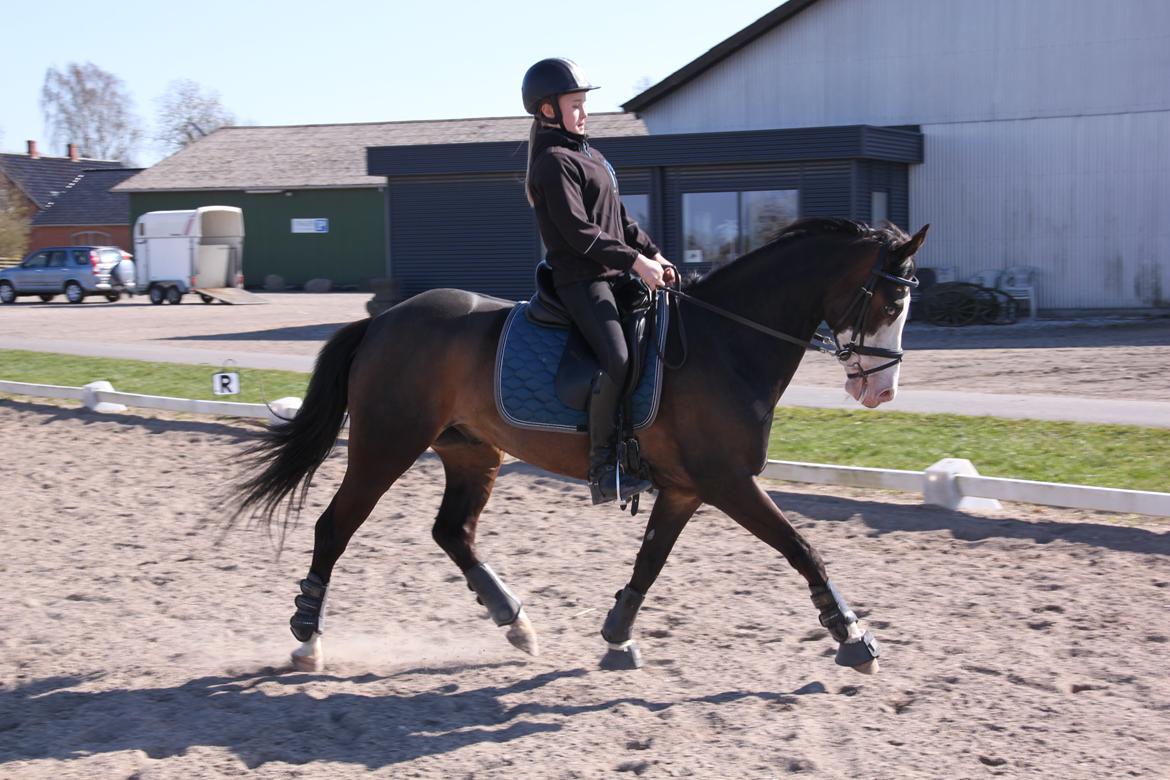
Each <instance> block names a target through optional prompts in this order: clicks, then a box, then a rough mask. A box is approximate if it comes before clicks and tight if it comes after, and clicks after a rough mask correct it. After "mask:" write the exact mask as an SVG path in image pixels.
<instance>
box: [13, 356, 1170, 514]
mask: <svg viewBox="0 0 1170 780" xmlns="http://www.w3.org/2000/svg"><path fill="white" fill-rule="evenodd" d="M218 370H220V369H218V368H214V367H212V366H187V365H178V364H171V363H148V362H143V361H135V360H110V359H106V358H86V357H73V356H71V355H56V354H46V353H40V352H19V351H14V350H0V379H7V380H13V381H17V382H34V383H38V384H51V385H67V386H72V387H80V386H82V385H84V384H86V383H87V382H92V381H94V380H97V379H104V380H106V381H108V382H110V383H111V384H112V385H113V386H114V389H115V390H120V391H123V392H129V393H145V394H148V395H168V396H175V397H178V398H204V399H211V398H216V396H214V395H213V394H212V392H211V375H212V374H213V373H215V372H216V371H218ZM232 370H236V371H238V372H239V374H240V385H241V390H242V392H241V394H240V395H238V396H219V398H220V399H221V400H234V401H243V402H248V403H259V402H261V401H264V400H268V401H272V400H275V399H277V398H281V397H284V396H297V397H304V394H305V387H306V385H307V384H308V375H307V374H301V373H297V372H295V371H261V370H257V369H250V368H238V369H237V368H233V369H232ZM768 454H769V456H770V457H772V458H776V459H779V460H798V461H807V462H810V463H836V464H840V465H848V466H872V467H876V468H891V469H908V470H913V471H921V470H923V469H925V468H926V467H927V466H929V465H930V464H932V463H934V462H935V461H937V460H940V459H942V458H948V457H950V458H967V459H968V460H970V461H971V462H972V463H974V464H975V467H976V468H978V469H979V472H980V473H981V474H984V475H987V476H999V477H1014V478H1016V479H1035V480H1042V481H1046V482H1069V483H1074V484H1082V485H1099V486H1101V487H1115V488H1130V489H1134V490H1157V491H1166V490H1170V476H1168V475H1170V429H1165V428H1137V427H1129V426H1122V425H1087V424H1081V423H1067V422H1042V421H1036V420H1007V419H1003V418H997V417H962V416H959V415H953V414H908V413H899V412H864V411H860V410H859V411H837V410H826V409H793V408H790V407H783V408H781V409H778V410H777V412H776V419H775V423H774V424H773V426H772V436H771V441H770V444H769V449H768Z"/></svg>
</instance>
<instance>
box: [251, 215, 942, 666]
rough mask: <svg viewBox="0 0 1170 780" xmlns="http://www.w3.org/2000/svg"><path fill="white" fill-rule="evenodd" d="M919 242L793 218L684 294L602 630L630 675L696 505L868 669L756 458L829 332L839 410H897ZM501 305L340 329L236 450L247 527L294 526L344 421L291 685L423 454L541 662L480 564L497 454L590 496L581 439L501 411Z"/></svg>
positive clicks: (311, 657)
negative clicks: (299, 387) (631, 553)
mask: <svg viewBox="0 0 1170 780" xmlns="http://www.w3.org/2000/svg"><path fill="white" fill-rule="evenodd" d="M928 227H929V226H928ZM926 230H927V228H925V227H924V228H923V229H922V230H920V231H919V232H918V233H917V234H915V235H914V236H913V237H910V236H907V235H906V234H905V233H904V232H902V231H901V230H899V229H898V228H896V227H893V226H887V227H883V228H880V229H879V228H871V227H868V226H866V225H863V224H861V223H857V222H852V221H847V220H838V219H805V220H801V221H798V222H796V223H794V224H793V225H791V226H789V227H788V228H786V229H785V230H783V231H782V232H781V233H780V234H779V235H778V236H777V237H776V239H775V240H773V241H772V242H771V243H769V244H767V245H765V246H764V247H762V248H760V249H757V250H755V251H753V252H751V253H750V254H747V255H744V256H743V257H741V258H739V259H737V260H735V261H734V262H732V263H729V264H727V265H726V266H724V267H722V268H719V269H718V270H715V271H713V272H711V273H709V274H707V275H706V276H704V277H700V278H698V279H697V280H695V281H692V282H690V283H688V284H687V285H685V286H684V291H685V293H686V294H687V295H689V296H691V300H687V299H685V298H684V299H683V300H681V301H680V302H679V305H678V309H679V310H680V313H681V317H682V320H683V321H684V322H685V327H684V328H682V329H681V332H680V329H678V328H677V325H678V322H679V318H678V317H676V318H675V319H674V320H672V328H673V329H674V330H673V331H672V333H671V338H672V340H673V343H674V344H675V345H678V344H680V343H681V344H682V346H683V347H684V348H685V352H686V360H685V362H683V364H682V365H681V366H680V367H678V368H677V369H673V370H668V371H666V373H665V375H664V378H663V387H662V398H661V403H660V408H659V412H658V416H657V418H656V420H655V422H654V423H653V424H652V425H651V426H650V427H648V428H646V429H645V430H643V431H641V432H640V433H639V435H638V439H639V443H640V447H641V453H642V457H643V459H644V460H645V461H646V462H647V463H648V464H649V466H650V469H651V472H652V475H653V482H654V484H655V486H656V487H657V488H658V495H657V498H656V499H655V502H654V508H653V510H652V511H651V513H650V517H649V520H648V522H647V527H646V532H645V535H644V537H643V541H642V545H641V549H640V550H639V552H638V556H637V559H636V562H635V564H634V571H633V576H632V577H631V578H630V581H629V583H628V584H627V585H626V586H625V587H624V588H623V589H622V590H621V591H620V592H619V593H618V595H617V601H616V604H615V605H614V607H613V609H611V610H610V611H609V614H608V615H607V617H606V620H605V622H604V625H603V628H602V635H603V637H604V638H605V639H606V641H607V642H609V645H610V648H611V649H610V652H609V653H608V654H607V658H610V660H611V661H612V660H613V659H612V658H611V657H612V656H614V655H615V654H617V655H618V656H619V659H620V657H621V656H622V654H623V653H624V656H625V658H626V659H627V663H628V665H629V666H637V665H638V664H639V661H638V657H637V646H636V645H634V644H633V640H632V636H633V624H634V619H635V617H636V616H637V612H638V609H639V608H640V607H641V604H642V600H643V598H644V597H645V595H646V593H647V591H649V589H650V586H651V585H652V584H653V583H654V580H655V579H656V578H657V576H658V574H659V572H660V571H661V569H662V567H663V565H664V564H665V563H666V558H667V556H668V555H669V554H670V551H671V548H672V547H673V546H674V543H675V541H676V540H677V539H678V537H679V534H680V533H681V532H682V530H683V528H684V526H686V524H687V521H688V520H689V519H690V518H691V516H692V515H693V514H694V512H695V510H697V509H698V508H699V506H700V505H702V504H704V503H706V504H710V505H712V506H715V507H716V508H718V509H720V510H721V511H723V512H725V513H726V514H727V515H728V516H730V517H731V518H732V519H734V520H735V521H736V522H738V523H739V524H741V525H742V526H744V527H745V528H746V529H747V530H749V531H750V532H751V533H753V534H755V535H756V536H757V537H759V538H760V539H761V540H763V541H764V542H765V543H766V544H768V545H769V546H771V547H773V548H774V549H776V550H778V551H780V552H781V553H782V554H783V555H784V557H785V558H786V559H787V560H788V562H789V563H790V564H791V565H792V566H793V567H794V568H795V569H796V570H797V571H798V572H799V573H800V575H801V576H803V577H804V578H805V580H806V581H807V582H808V586H809V589H810V591H811V595H812V600H813V604H814V606H815V607H816V608H817V610H818V611H819V619H820V623H821V625H823V626H824V627H825V628H827V629H828V631H829V633H830V635H831V636H832V637H833V639H835V640H836V641H837V642H838V653H837V663H839V664H842V665H845V666H850V667H853V668H855V669H857V670H859V671H862V672H866V673H870V672H873V671H876V669H877V656H878V648H877V644H876V642H875V641H874V640H873V638H872V635H871V634H870V633H869V632H867V631H865V629H864V628H863V626H862V624H861V621H859V620H858V618H857V616H856V614H855V613H854V612H853V611H852V610H850V609H849V607H848V605H847V604H846V603H845V601H844V599H843V598H842V597H841V595H840V593H839V592H838V591H837V589H836V588H835V587H834V586H833V585H832V584H831V582H830V581H829V577H828V573H827V572H826V570H825V565H824V563H823V562H822V560H821V557H820V555H819V554H818V553H817V551H816V550H815V549H813V546H812V545H811V544H810V543H809V542H808V540H806V539H805V538H804V537H803V536H801V534H800V533H798V532H797V531H796V529H795V528H793V526H792V525H791V524H790V523H789V522H788V520H787V519H786V518H785V517H784V515H783V513H782V512H781V511H780V510H779V509H778V508H777V507H776V505H775V504H774V503H773V502H772V500H771V499H770V498H769V497H768V495H767V493H765V492H764V490H763V489H762V488H761V487H760V485H759V484H758V483H757V482H756V479H755V477H756V475H757V474H759V473H760V471H761V470H762V469H763V467H764V465H765V462H766V459H767V443H768V433H769V430H770V428H771V425H772V414H773V410H774V409H775V407H776V404H777V402H778V401H779V399H780V396H781V394H782V393H783V392H784V389H785V388H786V387H787V386H788V383H789V382H790V381H791V379H792V376H793V374H794V373H795V372H796V368H797V365H798V364H799V363H800V361H801V358H802V357H803V356H804V353H805V349H804V348H803V347H802V346H801V345H800V344H801V343H806V342H808V341H809V339H810V338H812V337H813V334H814V332H815V331H816V329H817V327H818V326H819V325H820V323H821V322H822V321H824V322H826V323H828V325H829V328H830V330H831V331H832V333H833V335H834V339H835V340H837V343H838V344H841V343H846V346H845V348H844V349H842V350H838V353H837V355H838V357H839V358H840V359H841V360H842V363H843V365H844V367H845V370H846V375H847V377H848V379H847V381H846V385H845V386H846V390H847V391H848V392H849V393H850V395H852V396H853V398H855V399H856V400H858V401H859V402H860V403H862V404H863V405H865V406H867V407H874V406H877V405H878V404H880V403H884V402H886V401H889V400H891V399H892V398H893V397H894V394H895V392H896V391H897V381H898V371H899V362H898V361H899V360H900V358H901V335H902V326H903V325H904V323H905V321H906V316H907V309H908V307H909V294H908V293H909V288H910V287H911V286H913V285H914V284H916V282H915V281H914V280H913V278H912V276H913V270H914V265H913V262H914V254H915V252H917V251H918V248H919V247H920V246H921V244H922V241H923V239H924V238H925V235H926ZM704 304H705V305H704ZM512 306H513V303H512V302H511V301H504V300H500V299H498V298H492V297H487V296H483V295H478V294H475V293H470V292H464V291H461V290H432V291H429V292H426V293H422V294H420V295H417V296H415V297H413V298H410V299H409V300H407V301H404V302H403V303H401V304H399V305H397V306H395V307H394V308H392V309H390V310H389V311H387V312H385V313H383V314H381V315H380V316H378V317H375V318H373V319H367V320H362V321H360V322H355V323H352V324H350V325H348V326H346V327H344V328H342V329H341V330H340V331H338V332H337V333H336V334H335V335H334V336H333V337H332V338H331V339H330V340H329V342H328V343H327V344H326V345H325V346H324V347H323V348H322V350H321V353H320V355H319V356H318V358H317V364H316V368H315V370H314V372H313V375H312V378H311V380H310V382H309V388H308V392H307V393H306V397H305V401H304V405H303V407H302V408H301V410H300V413H299V414H298V415H297V416H296V417H294V418H293V419H291V420H289V421H287V422H283V423H280V424H277V425H275V426H273V427H272V428H270V429H269V430H268V431H266V432H264V433H263V434H261V439H260V440H259V442H258V443H257V444H255V445H254V446H253V447H252V449H250V450H249V451H248V454H247V456H246V457H247V458H248V459H249V461H250V462H251V463H253V464H254V465H255V466H257V467H259V469H260V471H259V473H257V474H255V475H254V476H252V477H251V478H250V479H248V480H247V481H245V482H243V483H242V484H241V485H240V486H239V489H238V492H239V496H240V498H241V503H240V505H239V506H240V512H249V511H250V512H252V513H255V514H258V515H259V516H260V518H261V519H262V520H263V521H265V522H271V520H272V518H273V516H274V514H276V513H278V512H279V511H280V510H281V507H282V506H284V507H285V510H284V511H285V514H284V517H285V521H286V522H287V518H288V516H289V514H288V513H289V512H290V511H291V510H292V509H293V508H294V507H293V506H292V505H296V507H299V505H300V503H301V502H302V501H303V498H304V494H305V492H306V491H307V490H308V486H309V482H310V480H311V478H312V476H313V473H314V472H315V471H316V470H317V468H318V467H319V466H320V465H321V463H322V462H323V461H324V460H325V458H326V457H327V456H328V454H329V452H330V451H331V450H332V448H333V446H334V444H335V442H336V438H337V434H338V432H339V431H340V429H341V425H342V423H343V420H344V417H345V414H346V412H347V411H348V413H349V419H350V431H349V462H348V465H347V468H346V472H345V477H344V478H343V480H342V482H341V486H340V487H339V488H338V490H337V492H336V493H335V494H334V496H333V500H332V501H331V502H330V503H329V506H328V507H327V508H326V509H325V511H324V512H323V513H322V514H321V516H320V518H319V519H318V521H317V524H316V528H315V536H314V546H313V559H312V564H311V566H310V569H309V575H308V576H307V577H306V578H305V579H304V580H302V581H301V583H300V589H301V594H300V595H299V596H298V597H297V598H296V612H295V614H294V615H293V617H292V620H291V625H292V629H293V634H294V635H295V636H296V637H297V639H298V640H300V641H301V642H302V643H303V644H302V645H301V646H300V647H299V648H298V649H297V650H296V651H295V652H294V654H293V660H294V662H295V664H296V665H297V667H298V668H300V669H305V670H313V669H320V668H322V665H323V658H324V656H323V650H322V644H321V634H320V628H321V618H322V615H323V612H324V602H325V594H326V590H327V587H328V584H329V581H330V577H331V575H332V573H333V567H334V565H335V564H336V563H337V560H338V559H339V558H340V557H341V555H342V553H343V552H344V551H345V548H346V545H347V544H348V543H349V540H350V538H351V537H352V536H353V534H354V532H356V531H357V529H358V528H359V527H360V526H361V524H362V523H363V522H364V521H365V519H366V517H367V516H368V515H369V514H370V512H371V510H373V508H374V505H375V504H376V503H377V502H378V500H379V499H380V498H381V497H382V495H383V494H384V493H385V492H386V491H387V490H389V488H390V486H391V485H393V484H394V481H395V480H397V479H398V478H399V476H401V475H402V474H403V472H405V471H406V470H407V469H408V468H410V466H411V465H412V464H413V463H414V462H415V460H416V459H417V458H418V457H419V456H420V455H422V454H423V452H425V451H426V450H427V449H428V448H431V449H433V450H434V451H435V452H436V453H438V456H439V458H440V459H441V460H442V463H443V468H444V470H445V473H446V481H447V482H446V491H445V492H444V494H443V500H442V504H441V506H440V507H439V513H438V517H437V518H436V520H435V523H434V527H433V530H432V535H433V537H434V539H435V541H436V542H437V543H438V545H439V546H440V547H441V548H442V549H443V550H444V551H445V552H446V553H447V555H448V556H449V557H450V558H451V560H452V561H454V563H455V565H456V566H458V567H459V569H460V571H461V572H463V574H464V576H465V577H466V578H467V582H468V585H469V587H471V588H472V589H473V590H474V591H475V592H476V594H477V596H478V597H479V600H480V601H481V603H483V604H484V606H485V607H487V610H488V613H489V614H490V615H491V617H492V618H493V620H494V621H495V623H496V624H497V625H500V626H507V637H508V639H509V641H511V642H512V643H513V644H514V645H516V646H517V647H519V648H521V649H523V650H526V651H528V652H530V653H533V654H535V653H536V652H537V639H536V632H535V630H534V629H533V627H532V625H531V623H530V621H529V620H528V618H527V616H526V615H525V614H524V611H523V608H522V606H521V602H520V600H519V599H518V598H517V597H516V596H515V594H514V593H513V592H512V591H511V590H509V589H508V587H507V586H506V585H505V584H504V583H503V582H502V581H501V580H500V578H499V577H498V576H497V575H496V574H495V573H494V572H493V571H492V570H491V568H490V567H488V566H487V564H485V563H484V562H483V561H482V560H481V559H480V558H479V556H478V555H477V554H476V550H475V535H476V525H477V523H478V521H479V516H480V513H481V512H482V511H483V508H484V505H485V504H486V503H487V501H488V497H489V496H490V495H491V491H492V484H493V483H494V481H495V478H496V474H497V472H498V471H499V468H500V464H501V461H502V459H503V457H504V453H505V452H506V453H510V454H511V455H513V456H515V457H516V458H519V459H520V460H523V461H526V462H528V463H530V464H533V465H535V466H538V467H540V468H543V469H547V470H549V471H553V472H556V473H558V474H563V475H566V476H569V477H574V478H578V479H585V476H586V471H587V466H588V463H587V447H588V445H587V441H586V438H587V437H586V436H584V435H581V434H572V433H549V432H540V431H531V430H525V429H521V428H517V427H513V426H511V425H509V424H508V423H506V422H505V421H504V420H503V419H502V418H501V416H500V414H499V413H498V411H497V409H496V405H495V397H494V394H493V391H492V382H493V371H494V364H495V356H496V346H497V343H498V342H499V337H500V331H501V327H502V326H503V324H504V319H505V317H506V316H507V314H508V311H509V310H510V309H511V308H512ZM710 307H717V308H718V309H721V310H723V311H722V312H717V311H712V310H711V308H710ZM728 313H730V315H731V316H730V317H729V316H728ZM736 318H738V319H736ZM745 321H750V322H751V323H754V324H756V325H759V326H762V327H763V328H765V329H772V330H773V331H779V332H782V333H784V334H787V335H788V336H790V337H795V340H796V342H797V343H793V342H791V341H787V340H782V339H779V338H775V337H774V336H773V335H769V334H767V333H764V332H761V331H760V330H759V329H756V328H753V327H750V326H748V325H746V324H745ZM684 334H685V335H684ZM859 345H860V346H859ZM286 502H287V503H286ZM566 532H568V529H566ZM618 663H619V665H620V663H621V661H620V660H619V661H618Z"/></svg>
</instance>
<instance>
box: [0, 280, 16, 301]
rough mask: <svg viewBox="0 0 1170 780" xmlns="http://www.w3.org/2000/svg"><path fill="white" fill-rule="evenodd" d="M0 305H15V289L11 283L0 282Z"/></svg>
mask: <svg viewBox="0 0 1170 780" xmlns="http://www.w3.org/2000/svg"><path fill="white" fill-rule="evenodd" d="M0 303H16V288H15V287H13V286H12V283H11V282H0Z"/></svg>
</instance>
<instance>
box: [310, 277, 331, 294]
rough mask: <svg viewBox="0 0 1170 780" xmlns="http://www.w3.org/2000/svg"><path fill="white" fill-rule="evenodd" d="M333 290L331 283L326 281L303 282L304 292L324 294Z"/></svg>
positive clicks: (311, 280) (312, 280)
mask: <svg viewBox="0 0 1170 780" xmlns="http://www.w3.org/2000/svg"><path fill="white" fill-rule="evenodd" d="M331 289H333V282H331V281H329V280H328V279H310V280H309V281H307V282H305V292H311V293H325V292H329V291H330V290H331Z"/></svg>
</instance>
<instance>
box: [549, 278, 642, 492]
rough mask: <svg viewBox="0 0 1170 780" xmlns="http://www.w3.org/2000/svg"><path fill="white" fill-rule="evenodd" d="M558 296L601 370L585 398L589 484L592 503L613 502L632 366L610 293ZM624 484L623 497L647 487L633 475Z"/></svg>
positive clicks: (576, 287)
mask: <svg viewBox="0 0 1170 780" xmlns="http://www.w3.org/2000/svg"><path fill="white" fill-rule="evenodd" d="M557 292H558V293H559V294H560V297H561V301H562V303H564V305H565V308H566V309H568V311H569V314H570V315H571V316H572V318H573V322H574V323H575V324H576V325H577V328H578V329H579V330H580V331H581V335H582V336H583V337H584V338H585V341H586V343H588V344H589V346H590V347H591V348H592V349H593V352H594V354H595V355H596V356H597V361H598V363H599V364H600V366H601V374H600V375H599V376H598V377H597V378H596V379H595V380H594V383H593V389H592V392H591V393H590V396H589V486H590V491H591V492H592V494H593V503H595V504H600V503H603V502H605V501H613V500H614V499H616V498H617V497H618V496H617V485H616V482H617V480H616V473H617V472H616V470H617V458H616V452H615V445H616V438H617V435H618V430H617V409H618V404H619V403H620V402H621V395H622V389H623V388H624V386H625V381H626V372H627V371H628V369H629V362H630V359H629V352H628V350H627V348H626V339H625V334H624V333H623V332H622V326H621V320H620V317H619V314H618V308H617V303H616V302H615V301H614V297H613V289H612V288H611V287H610V286H609V283H608V282H605V281H602V280H596V281H592V282H577V283H574V284H568V285H564V286H562V287H558V288H557ZM622 483H623V484H622V495H623V496H628V495H633V494H634V493H640V492H642V491H643V490H646V489H648V488H649V487H650V483H648V482H646V481H645V480H638V479H636V478H634V477H632V476H631V477H629V478H626V477H624V476H623V479H622Z"/></svg>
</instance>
